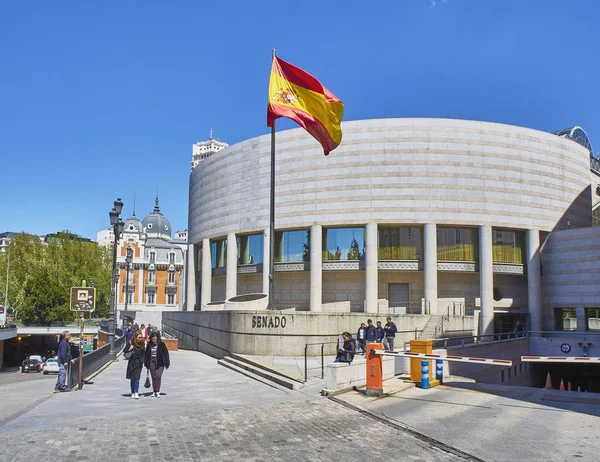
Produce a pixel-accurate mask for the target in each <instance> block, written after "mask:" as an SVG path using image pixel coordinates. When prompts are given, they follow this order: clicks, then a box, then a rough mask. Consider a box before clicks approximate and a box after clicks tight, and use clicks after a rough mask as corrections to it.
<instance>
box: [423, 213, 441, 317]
mask: <svg viewBox="0 0 600 462" xmlns="http://www.w3.org/2000/svg"><path fill="white" fill-rule="evenodd" d="M423 250H424V252H425V259H424V260H425V261H424V267H423V269H424V279H425V310H430V311H429V312H430V314H437V312H438V306H437V300H438V283H437V225H436V224H435V223H425V224H424V225H423Z"/></svg>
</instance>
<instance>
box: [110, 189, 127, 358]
mask: <svg viewBox="0 0 600 462" xmlns="http://www.w3.org/2000/svg"><path fill="white" fill-rule="evenodd" d="M122 211H123V202H122V201H121V199H120V198H117V200H116V201H115V202H114V207H113V209H112V210H111V211H110V212H109V213H108V216H109V217H110V224H111V225H112V228H113V233H114V235H115V240H114V246H113V265H112V282H111V285H110V315H109V319H108V330H109V332H108V337H109V343H110V352H109V359H110V360H111V361H115V360H116V359H117V352H116V351H115V328H116V316H117V283H118V281H119V277H118V273H117V246H118V244H119V236H120V235H121V233H123V228H124V227H125V223H123V220H121V219H120V218H119V215H121V212H122Z"/></svg>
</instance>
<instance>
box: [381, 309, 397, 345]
mask: <svg viewBox="0 0 600 462" xmlns="http://www.w3.org/2000/svg"><path fill="white" fill-rule="evenodd" d="M383 330H384V331H385V339H384V340H383V347H384V348H385V349H386V350H387V351H394V338H395V337H396V332H398V328H397V327H396V324H394V323H393V322H392V318H390V317H388V318H387V322H386V323H385V327H384V328H383Z"/></svg>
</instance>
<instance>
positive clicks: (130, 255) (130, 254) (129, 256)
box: [123, 247, 133, 325]
mask: <svg viewBox="0 0 600 462" xmlns="http://www.w3.org/2000/svg"><path fill="white" fill-rule="evenodd" d="M132 260H133V249H132V248H131V247H127V256H126V257H125V263H126V264H127V276H126V277H125V313H124V314H123V325H125V324H126V322H127V320H128V316H127V302H129V266H130V265H131V261H132Z"/></svg>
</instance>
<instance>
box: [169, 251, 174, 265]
mask: <svg viewBox="0 0 600 462" xmlns="http://www.w3.org/2000/svg"><path fill="white" fill-rule="evenodd" d="M169 263H175V252H171V253H170V254H169Z"/></svg>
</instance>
